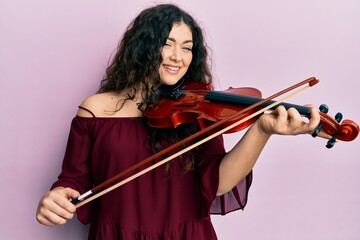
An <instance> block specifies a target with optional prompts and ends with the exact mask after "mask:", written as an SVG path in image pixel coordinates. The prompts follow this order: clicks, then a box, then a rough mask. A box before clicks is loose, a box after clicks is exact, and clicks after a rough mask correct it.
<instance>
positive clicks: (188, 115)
mask: <svg viewBox="0 0 360 240" xmlns="http://www.w3.org/2000/svg"><path fill="white" fill-rule="evenodd" d="M309 80H315V78H310V79H309ZM159 96H160V98H159V99H157V101H156V102H155V103H154V104H152V105H150V106H148V107H147V108H146V110H145V111H144V116H145V117H146V119H147V122H148V124H149V125H150V126H151V127H154V128H176V127H177V126H179V125H180V124H184V123H194V122H197V123H198V124H199V126H200V129H204V128H206V127H208V126H210V125H212V124H214V123H216V122H219V121H220V120H222V119H226V118H228V117H229V116H233V115H234V114H236V113H237V112H239V111H240V110H242V109H244V108H245V107H248V106H251V105H253V104H255V103H258V102H260V101H261V100H263V98H261V96H262V94H261V92H260V91H259V90H258V89H256V88H250V87H245V88H232V87H231V88H229V89H227V90H225V91H212V90H210V87H209V85H207V84H204V83H199V82H186V83H183V84H182V85H181V86H178V85H177V86H175V87H174V88H171V87H167V88H164V87H163V88H162V89H160V91H159ZM274 102H275V101H274V100H270V101H267V102H264V103H262V104H260V105H259V106H257V107H256V108H254V109H252V110H250V111H247V112H245V113H243V114H240V115H237V116H236V117H234V118H231V120H229V121H227V122H226V123H224V124H223V125H222V126H221V127H224V126H228V125H231V124H233V123H235V122H237V121H239V120H240V119H243V118H245V117H246V116H248V115H250V114H252V113H253V112H254V111H256V110H257V109H260V108H264V107H266V106H269V105H270V104H273V103H274ZM278 105H282V106H284V107H285V109H289V108H295V109H296V110H297V111H298V112H299V113H300V114H301V115H303V116H306V117H309V116H310V112H311V108H309V107H304V106H299V105H296V104H291V103H286V102H282V103H280V104H278ZM278 105H277V106H278ZM277 106H274V107H271V108H270V109H272V110H274V109H275V108H276V107H277ZM328 110H329V107H328V106H327V105H326V104H322V105H320V107H319V113H320V123H319V125H318V127H317V128H316V129H315V131H314V132H313V133H312V136H313V137H316V136H318V134H319V132H320V131H323V132H325V133H326V134H328V135H330V136H332V138H331V139H330V140H329V141H328V143H327V144H326V147H327V148H332V147H333V146H334V144H335V142H336V141H338V140H341V141H352V140H354V139H355V138H356V137H357V135H358V133H359V126H358V125H357V124H356V123H355V122H354V121H352V120H344V121H342V118H343V115H342V114H341V113H337V114H336V115H335V117H334V118H333V117H331V116H329V115H328V114H327V112H328ZM255 120H256V118H251V119H249V120H247V121H245V122H243V123H241V124H239V125H238V126H236V127H234V128H232V129H230V130H229V131H227V132H225V133H233V132H236V131H240V130H243V129H245V128H247V127H248V126H250V125H251V124H253V122H254V121H255ZM341 121H342V122H341Z"/></svg>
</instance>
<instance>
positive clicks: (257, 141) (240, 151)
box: [217, 122, 271, 195]
mask: <svg viewBox="0 0 360 240" xmlns="http://www.w3.org/2000/svg"><path fill="white" fill-rule="evenodd" d="M270 136H271V135H270V134H266V133H264V132H262V131H261V130H260V128H259V126H258V123H257V122H255V123H254V124H253V125H252V126H251V127H250V128H249V129H248V131H247V132H246V133H245V135H244V136H243V137H242V138H241V140H240V141H239V142H238V143H237V144H236V145H235V146H234V148H233V149H232V150H231V151H229V152H228V153H227V154H226V155H225V157H224V158H223V160H222V162H221V164H220V173H219V187H218V192H217V195H222V194H224V193H226V192H228V191H230V190H231V189H232V188H233V187H235V186H236V185H237V184H238V183H239V182H240V181H241V180H242V179H244V178H245V177H246V176H247V175H248V174H249V172H250V171H251V169H252V168H253V167H254V165H255V163H256V161H257V159H258V157H259V155H260V153H261V152H262V150H263V148H264V146H265V144H266V143H267V141H268V140H269V138H270Z"/></svg>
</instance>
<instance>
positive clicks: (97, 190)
mask: <svg viewBox="0 0 360 240" xmlns="http://www.w3.org/2000/svg"><path fill="white" fill-rule="evenodd" d="M318 82H319V80H318V79H316V78H314V77H312V78H308V79H306V80H304V81H302V82H300V83H297V84H295V85H293V86H291V87H289V88H286V89H284V90H282V91H280V92H278V93H276V94H273V95H271V96H270V97H268V98H265V99H263V100H261V101H259V102H257V103H255V104H253V105H251V106H248V107H246V108H244V109H242V110H241V111H239V112H237V113H236V114H234V115H232V116H229V117H228V118H226V119H223V120H221V121H219V122H216V123H214V124H212V125H210V126H208V127H206V128H204V129H202V130H200V131H199V132H197V133H195V134H193V135H191V136H189V137H187V138H185V139H183V140H181V141H179V142H177V143H175V144H173V145H171V146H169V147H167V148H165V149H163V150H162V151H160V152H158V153H156V154H154V155H152V156H150V157H149V158H147V159H145V160H143V161H141V162H139V163H137V164H135V165H133V166H132V167H130V168H128V169H126V170H125V171H123V172H121V173H119V174H117V175H115V176H114V177H112V178H110V179H108V180H107V181H105V182H103V183H102V184H100V185H98V186H96V187H94V188H93V189H91V190H89V191H87V192H85V193H84V194H82V195H80V196H79V197H77V198H75V199H72V200H71V202H72V203H73V204H75V206H76V207H77V208H78V207H81V206H83V205H84V204H86V203H88V202H90V201H92V200H94V199H96V198H98V197H100V196H102V195H104V194H106V193H108V192H110V191H112V190H114V189H116V188H118V187H120V186H122V185H124V184H126V183H128V182H130V181H131V180H133V179H135V178H138V177H140V176H141V175H143V174H145V173H147V172H149V171H151V170H153V169H155V168H157V167H159V166H161V165H163V164H165V163H167V162H169V161H171V160H172V159H174V158H176V157H178V156H180V155H181V154H184V153H186V152H188V151H190V150H191V149H193V148H195V147H197V146H199V145H201V144H203V143H205V142H207V141H209V140H211V139H213V138H215V137H216V136H219V135H220V134H223V133H224V132H227V131H229V130H230V129H232V128H234V127H236V126H238V125H240V124H241V123H243V122H245V121H247V120H249V119H251V118H253V117H255V116H257V115H260V114H261V113H263V112H265V111H267V110H269V109H270V108H272V107H275V106H277V105H279V104H280V103H282V102H284V101H285V100H287V99H289V98H290V97H293V96H295V95H297V94H299V93H300V92H302V91H304V90H306V89H307V88H309V87H312V86H314V85H315V84H317V83H318ZM305 84H309V85H308V86H305V87H303V88H302V89H300V90H297V91H296V92H294V93H292V94H289V95H288V96H287V97H284V98H282V99H280V100H278V101H276V102H274V103H272V104H270V105H268V106H266V107H264V108H262V109H260V110H258V111H257V112H254V113H253V114H251V115H248V116H247V117H245V118H242V119H240V120H239V121H237V122H235V123H233V124H232V125H230V126H227V127H226V128H223V129H222V130H220V131H218V132H216V133H214V134H212V135H210V136H208V137H206V138H204V139H202V140H200V141H198V142H196V143H194V144H192V145H190V146H188V147H186V148H184V149H182V150H181V151H178V152H177V153H175V154H173V155H171V156H169V157H167V158H165V159H163V160H161V161H159V162H157V163H155V164H154V165H152V166H150V167H148V168H145V169H143V170H142V171H140V172H138V173H136V174H134V175H132V176H130V177H128V178H126V179H124V180H122V181H121V182H118V183H116V184H114V183H115V182H117V181H118V180H119V179H120V178H121V177H123V176H125V175H126V174H128V173H130V172H131V171H134V170H135V169H138V168H140V167H141V166H143V165H144V164H146V163H149V162H151V161H153V160H154V159H156V158H158V157H160V156H162V155H164V154H165V153H167V152H169V151H172V150H174V149H176V148H177V147H179V146H181V145H183V144H184V143H187V142H189V141H191V140H193V139H195V138H197V137H199V136H201V135H203V134H205V133H207V132H209V131H210V130H212V129H214V128H216V127H218V126H221V125H222V124H224V123H225V122H227V121H229V120H231V119H232V118H235V117H237V116H239V115H241V114H243V113H245V112H248V111H250V110H252V109H254V108H256V107H258V106H260V105H262V104H264V103H265V102H268V101H270V100H272V99H274V98H276V97H278V96H280V95H282V94H284V93H286V92H289V91H291V90H293V89H295V88H298V87H300V86H302V85H305ZM109 186H110V187H109Z"/></svg>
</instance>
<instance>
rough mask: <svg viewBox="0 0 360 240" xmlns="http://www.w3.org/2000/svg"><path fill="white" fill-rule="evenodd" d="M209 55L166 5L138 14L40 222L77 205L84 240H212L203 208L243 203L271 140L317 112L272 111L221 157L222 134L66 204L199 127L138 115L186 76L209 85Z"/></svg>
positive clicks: (84, 108) (187, 23)
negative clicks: (82, 201) (162, 123)
mask: <svg viewBox="0 0 360 240" xmlns="http://www.w3.org/2000/svg"><path fill="white" fill-rule="evenodd" d="M207 57H208V56H207V49H206V45H205V43H204V39H203V34H202V31H201V29H200V27H199V26H198V24H197V23H196V21H195V20H194V19H193V18H192V17H191V16H190V15H189V14H188V13H186V12H184V11H183V10H181V9H179V8H178V7H177V6H174V5H171V4H162V5H157V6H154V7H151V8H148V9H145V10H144V11H142V12H141V13H140V14H139V15H138V16H137V17H136V18H135V19H134V21H133V22H132V23H131V24H130V25H129V27H128V28H127V31H126V32H125V34H124V36H123V39H122V41H121V42H120V44H119V47H118V52H117V54H116V55H115V57H114V60H113V62H112V64H111V65H110V66H109V68H108V69H107V72H106V73H107V74H106V76H105V78H104V79H103V80H102V82H101V87H100V89H99V91H98V93H97V94H95V95H93V96H90V97H89V98H87V99H85V100H84V102H83V103H82V104H81V106H80V107H79V110H78V113H77V116H76V117H75V118H74V119H73V121H72V126H71V130H70V135H69V140H68V145H67V149H66V153H65V157H64V161H63V168H62V172H61V174H60V176H59V180H58V181H56V182H55V183H54V184H53V186H52V190H51V191H49V192H48V193H46V194H45V195H44V196H43V198H42V199H41V200H40V203H39V206H38V210H37V220H38V221H39V222H40V223H42V224H44V225H48V226H55V225H57V224H64V223H66V222H67V221H68V220H69V219H71V218H72V217H73V215H74V213H75V211H77V215H78V218H79V220H80V221H81V222H82V223H84V224H87V223H90V224H91V225H90V232H89V239H197V240H201V239H207V240H209V239H217V238H216V233H215V231H214V229H213V226H212V224H211V221H210V213H221V214H225V213H227V212H229V211H233V210H236V209H239V208H243V207H244V206H245V204H246V199H247V191H248V189H249V187H250V184H251V169H252V168H253V166H254V164H255V162H256V160H257V158H258V156H259V154H260V153H261V151H262V149H263V147H264V146H265V144H266V142H267V141H268V139H269V138H270V136H271V135H272V134H287V135H290V134H291V135H295V134H304V133H309V132H312V131H313V130H314V128H315V127H316V126H317V125H318V123H319V114H318V112H317V111H316V110H315V109H312V114H311V119H310V121H309V122H308V123H305V122H303V121H302V119H301V116H300V114H299V113H298V112H297V111H296V110H295V109H289V110H287V111H286V110H285V109H284V108H283V107H278V108H277V110H275V111H274V112H272V113H271V114H264V115H263V116H261V117H260V118H259V119H258V120H257V121H256V122H255V123H254V124H253V125H252V126H251V127H250V128H249V129H248V131H247V133H246V134H245V135H244V136H243V137H242V139H241V140H240V141H239V142H238V143H237V144H236V146H234V148H233V149H232V150H231V151H229V152H228V153H226V152H225V150H224V146H223V140H222V137H221V136H219V137H216V138H214V139H212V140H210V141H208V142H206V143H205V144H203V145H202V146H201V147H199V148H198V149H196V150H194V151H191V152H189V153H187V154H184V155H183V156H181V157H179V158H178V159H175V160H173V161H172V162H171V163H169V164H166V165H165V166H162V167H159V168H157V169H155V170H153V171H151V172H149V173H147V174H145V175H143V176H141V177H140V178H138V179H135V180H133V181H132V182H130V183H128V184H126V185H124V186H122V187H120V188H118V189H116V190H114V191H112V192H110V193H108V194H106V195H104V196H102V197H101V198H98V199H96V200H95V201H93V202H91V203H89V204H86V205H84V206H82V207H80V208H78V209H77V210H76V208H75V206H74V205H72V204H71V202H70V201H69V199H73V198H76V197H78V196H79V195H80V193H83V192H85V191H87V190H89V189H91V188H92V187H93V186H96V185H98V184H100V183H102V182H104V181H105V180H106V179H109V178H111V177H112V176H114V175H116V174H117V173H119V172H121V171H123V170H125V169H127V168H129V167H131V166H132V165H134V164H136V163H138V162H140V161H141V160H143V159H146V158H147V157H149V156H151V155H152V154H153V153H154V152H157V151H159V150H160V149H162V148H164V147H166V146H168V145H170V144H171V143H174V142H176V141H178V140H179V139H181V138H184V137H186V136H188V135H189V134H191V133H194V132H195V131H197V126H195V125H193V124H186V125H183V126H180V127H179V128H177V129H175V130H170V129H165V130H159V129H153V128H151V127H149V126H147V125H146V123H145V121H143V118H142V116H143V110H144V109H145V108H146V106H148V105H150V104H151V103H152V102H153V101H154V99H155V98H156V97H157V96H158V95H159V92H161V91H162V90H163V89H164V88H166V87H171V86H174V85H178V84H180V83H181V82H182V81H183V80H185V81H186V80H191V81H195V82H202V83H206V84H210V85H211V83H212V76H211V73H210V70H209V66H208V59H207ZM159 89H160V91H159ZM220 199H221V200H220ZM220 202H221V203H222V204H223V205H221V206H220V205H219V203H220Z"/></svg>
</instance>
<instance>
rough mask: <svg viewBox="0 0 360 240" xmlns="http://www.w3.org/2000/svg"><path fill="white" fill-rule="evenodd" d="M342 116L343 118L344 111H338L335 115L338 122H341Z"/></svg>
mask: <svg viewBox="0 0 360 240" xmlns="http://www.w3.org/2000/svg"><path fill="white" fill-rule="evenodd" d="M342 118H343V115H342V113H340V112H338V113H337V114H336V115H335V120H336V121H337V122H338V123H340V122H341V120H342Z"/></svg>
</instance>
